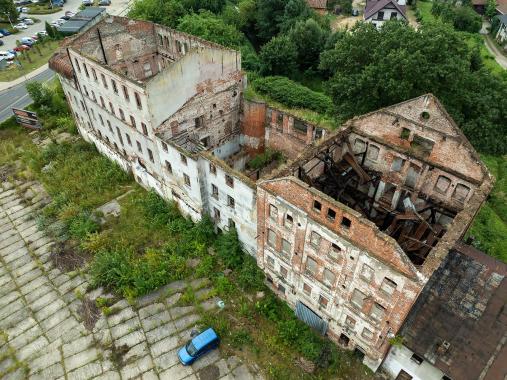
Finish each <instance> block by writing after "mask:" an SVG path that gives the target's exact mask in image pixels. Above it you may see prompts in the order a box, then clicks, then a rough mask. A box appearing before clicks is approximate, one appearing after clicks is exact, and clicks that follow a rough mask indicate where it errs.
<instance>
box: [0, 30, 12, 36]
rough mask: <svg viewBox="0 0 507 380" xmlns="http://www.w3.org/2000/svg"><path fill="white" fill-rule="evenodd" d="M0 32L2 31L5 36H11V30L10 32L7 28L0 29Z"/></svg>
mask: <svg viewBox="0 0 507 380" xmlns="http://www.w3.org/2000/svg"><path fill="white" fill-rule="evenodd" d="M0 33H2V34H3V35H4V36H10V35H11V32H9V31H8V30H7V29H0Z"/></svg>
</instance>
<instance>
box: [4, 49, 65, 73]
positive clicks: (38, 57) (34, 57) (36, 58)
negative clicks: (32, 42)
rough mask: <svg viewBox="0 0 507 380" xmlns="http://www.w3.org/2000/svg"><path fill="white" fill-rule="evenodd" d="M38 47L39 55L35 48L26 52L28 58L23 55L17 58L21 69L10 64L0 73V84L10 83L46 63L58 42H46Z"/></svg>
mask: <svg viewBox="0 0 507 380" xmlns="http://www.w3.org/2000/svg"><path fill="white" fill-rule="evenodd" d="M38 46H39V49H40V54H39V53H38V52H37V50H36V48H32V49H30V51H29V52H28V55H29V58H28V57H27V56H26V55H25V54H23V55H21V56H19V57H18V58H19V60H20V62H21V65H22V67H21V68H20V67H19V66H18V65H16V64H12V65H10V66H9V67H7V68H6V69H4V70H2V71H0V82H10V81H12V80H14V79H17V78H19V77H21V76H23V75H26V74H28V73H29V72H31V71H33V70H35V69H37V68H39V67H41V66H42V65H44V64H45V63H47V62H48V60H49V58H50V57H51V55H52V54H53V53H54V52H55V50H56V48H57V47H58V41H48V42H46V43H45V44H44V45H42V44H41V45H38Z"/></svg>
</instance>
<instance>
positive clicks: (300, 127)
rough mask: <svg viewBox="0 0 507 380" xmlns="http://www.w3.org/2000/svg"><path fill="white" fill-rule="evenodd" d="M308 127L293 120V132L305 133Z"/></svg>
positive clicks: (299, 121)
mask: <svg viewBox="0 0 507 380" xmlns="http://www.w3.org/2000/svg"><path fill="white" fill-rule="evenodd" d="M307 129H308V127H307V126H306V124H305V123H304V122H302V121H301V120H298V119H294V130H295V131H296V132H300V133H306V131H307Z"/></svg>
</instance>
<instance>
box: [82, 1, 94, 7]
mask: <svg viewBox="0 0 507 380" xmlns="http://www.w3.org/2000/svg"><path fill="white" fill-rule="evenodd" d="M83 5H85V6H89V5H93V0H83Z"/></svg>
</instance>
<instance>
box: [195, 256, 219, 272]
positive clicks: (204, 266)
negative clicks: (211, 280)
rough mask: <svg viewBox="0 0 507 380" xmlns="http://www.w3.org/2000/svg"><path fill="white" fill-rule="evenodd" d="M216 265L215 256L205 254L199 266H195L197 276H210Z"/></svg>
mask: <svg viewBox="0 0 507 380" xmlns="http://www.w3.org/2000/svg"><path fill="white" fill-rule="evenodd" d="M214 267H215V258H214V257H213V256H210V255H208V256H205V257H203V258H202V259H201V261H200V262H199V264H198V265H197V267H196V268H195V276H196V277H205V276H209V275H210V273H211V272H212V271H213V268H214Z"/></svg>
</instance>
